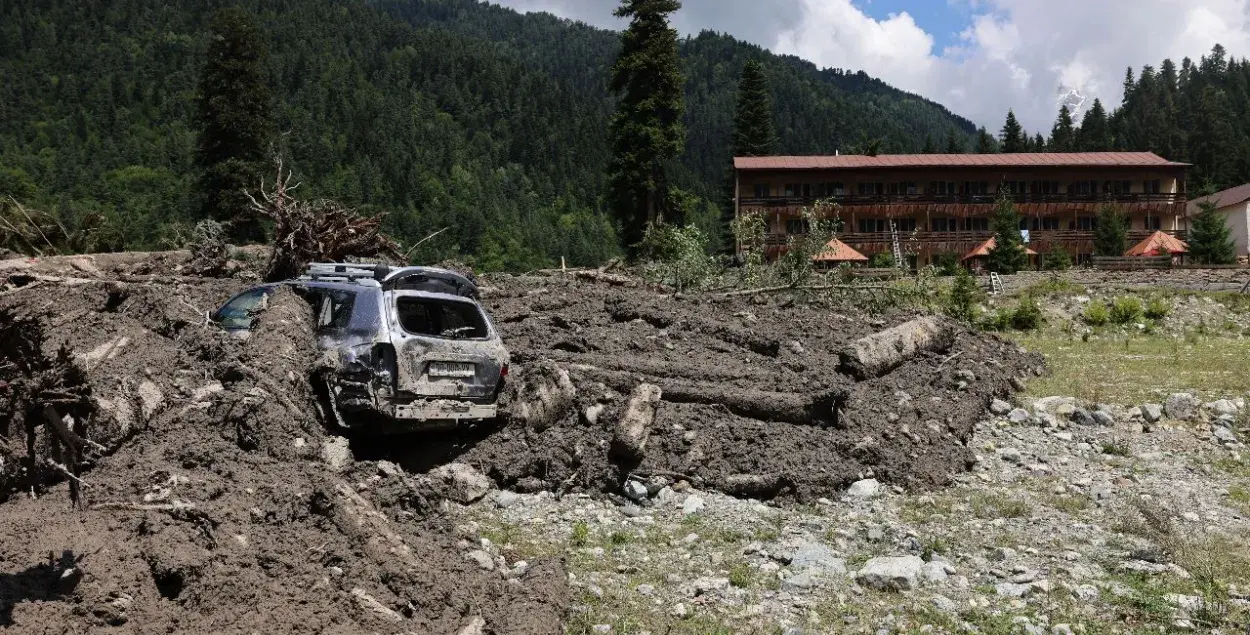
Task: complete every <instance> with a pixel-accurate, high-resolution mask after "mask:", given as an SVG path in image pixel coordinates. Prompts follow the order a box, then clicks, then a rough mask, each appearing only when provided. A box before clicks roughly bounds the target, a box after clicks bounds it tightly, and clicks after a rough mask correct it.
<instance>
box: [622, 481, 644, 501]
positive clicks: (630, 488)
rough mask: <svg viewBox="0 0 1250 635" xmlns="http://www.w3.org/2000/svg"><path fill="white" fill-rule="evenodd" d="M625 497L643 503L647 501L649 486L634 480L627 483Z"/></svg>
mask: <svg viewBox="0 0 1250 635" xmlns="http://www.w3.org/2000/svg"><path fill="white" fill-rule="evenodd" d="M624 491H625V496H627V497H629V499H630V500H635V501H643V500H646V499H647V486H646V485H644V484H642V483H641V482H639V481H635V480H634V479H629V480H628V481H625V487H624Z"/></svg>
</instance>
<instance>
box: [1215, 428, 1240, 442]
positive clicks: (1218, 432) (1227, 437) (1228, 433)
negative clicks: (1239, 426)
mask: <svg viewBox="0 0 1250 635" xmlns="http://www.w3.org/2000/svg"><path fill="white" fill-rule="evenodd" d="M1211 436H1212V437H1214V438H1215V440H1216V441H1217V442H1219V443H1223V444H1232V443H1237V441H1238V439H1237V434H1236V433H1234V432H1233V431H1232V430H1229V429H1228V428H1226V427H1224V426H1221V425H1215V424H1212V425H1211Z"/></svg>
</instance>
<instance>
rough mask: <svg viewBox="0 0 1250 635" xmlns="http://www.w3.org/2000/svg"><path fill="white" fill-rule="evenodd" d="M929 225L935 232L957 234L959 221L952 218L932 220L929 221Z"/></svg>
mask: <svg viewBox="0 0 1250 635" xmlns="http://www.w3.org/2000/svg"><path fill="white" fill-rule="evenodd" d="M929 225H930V226H931V227H933V230H932V231H935V232H957V231H959V221H958V220H956V219H954V218H932V219H929Z"/></svg>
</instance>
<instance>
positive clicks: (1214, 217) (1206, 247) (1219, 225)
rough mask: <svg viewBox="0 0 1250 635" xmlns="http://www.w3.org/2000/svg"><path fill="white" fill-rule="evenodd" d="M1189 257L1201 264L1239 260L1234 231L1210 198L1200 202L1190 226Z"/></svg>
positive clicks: (1225, 263) (1228, 262) (1220, 263)
mask: <svg viewBox="0 0 1250 635" xmlns="http://www.w3.org/2000/svg"><path fill="white" fill-rule="evenodd" d="M1189 257H1190V259H1192V260H1193V261H1194V262H1196V263H1198V264H1200V265H1228V264H1232V263H1234V262H1236V261H1237V255H1236V245H1234V243H1233V239H1232V231H1231V230H1230V229H1229V228H1228V222H1227V221H1226V220H1225V219H1224V215H1223V214H1220V212H1219V207H1217V206H1216V204H1215V202H1214V201H1212V200H1211V199H1210V198H1206V199H1203V200H1201V201H1199V202H1198V215H1197V216H1195V217H1194V220H1193V222H1192V223H1191V224H1190V226H1189Z"/></svg>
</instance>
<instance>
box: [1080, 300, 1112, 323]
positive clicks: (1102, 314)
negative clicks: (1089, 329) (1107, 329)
mask: <svg viewBox="0 0 1250 635" xmlns="http://www.w3.org/2000/svg"><path fill="white" fill-rule="evenodd" d="M1084 317H1085V323H1086V324H1088V325H1090V326H1104V325H1105V324H1106V323H1107V322H1110V321H1111V311H1110V310H1109V309H1108V308H1107V305H1106V304H1105V303H1103V302H1101V301H1098V300H1095V301H1093V302H1090V303H1089V306H1087V307H1085V315H1084Z"/></svg>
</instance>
